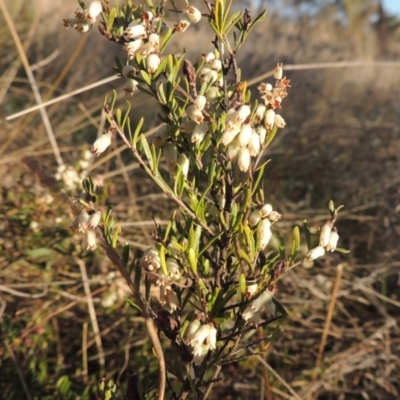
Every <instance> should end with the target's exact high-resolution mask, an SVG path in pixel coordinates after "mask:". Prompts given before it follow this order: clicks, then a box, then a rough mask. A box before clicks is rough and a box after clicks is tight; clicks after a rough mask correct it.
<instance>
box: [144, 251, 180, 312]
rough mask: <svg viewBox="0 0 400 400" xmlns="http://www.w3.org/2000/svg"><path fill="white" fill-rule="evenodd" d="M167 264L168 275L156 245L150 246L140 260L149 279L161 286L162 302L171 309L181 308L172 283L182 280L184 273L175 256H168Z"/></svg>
mask: <svg viewBox="0 0 400 400" xmlns="http://www.w3.org/2000/svg"><path fill="white" fill-rule="evenodd" d="M165 265H166V267H167V272H168V274H167V275H165V273H164V271H163V269H162V268H161V259H160V252H159V251H158V249H157V248H156V247H155V246H152V247H150V248H148V249H147V250H146V251H145V252H144V254H143V256H142V258H141V260H140V266H141V267H142V268H143V269H144V270H145V271H146V275H147V277H148V279H149V281H150V282H152V283H153V284H154V285H156V286H158V287H159V288H160V298H159V301H160V304H161V305H167V306H168V307H169V308H170V310H171V311H174V310H176V309H177V308H179V300H178V297H177V295H176V293H175V292H174V290H173V288H172V285H173V284H174V283H176V282H179V281H180V279H181V277H182V274H181V269H180V266H179V264H178V262H177V261H176V260H175V258H172V257H168V258H167V259H166V260H165Z"/></svg>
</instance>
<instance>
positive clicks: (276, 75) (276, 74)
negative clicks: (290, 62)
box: [274, 63, 283, 79]
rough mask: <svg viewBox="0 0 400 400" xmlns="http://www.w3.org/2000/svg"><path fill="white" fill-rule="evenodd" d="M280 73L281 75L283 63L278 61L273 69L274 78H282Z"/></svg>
mask: <svg viewBox="0 0 400 400" xmlns="http://www.w3.org/2000/svg"><path fill="white" fill-rule="evenodd" d="M282 75H283V64H282V63H278V64H277V65H276V68H275V70H274V78H275V79H282Z"/></svg>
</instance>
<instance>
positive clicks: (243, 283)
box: [239, 272, 247, 296]
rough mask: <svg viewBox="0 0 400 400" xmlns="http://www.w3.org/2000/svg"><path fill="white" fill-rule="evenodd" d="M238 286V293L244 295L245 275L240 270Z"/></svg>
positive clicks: (245, 289)
mask: <svg viewBox="0 0 400 400" xmlns="http://www.w3.org/2000/svg"><path fill="white" fill-rule="evenodd" d="M239 288H240V293H242V295H243V296H244V295H245V294H246V291H247V287H246V275H245V274H244V273H243V272H242V273H241V274H240V277H239Z"/></svg>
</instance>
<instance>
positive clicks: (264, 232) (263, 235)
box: [258, 218, 272, 250]
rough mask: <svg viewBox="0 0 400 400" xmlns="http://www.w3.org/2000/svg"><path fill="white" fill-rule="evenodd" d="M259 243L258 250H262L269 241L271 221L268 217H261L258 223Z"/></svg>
mask: <svg viewBox="0 0 400 400" xmlns="http://www.w3.org/2000/svg"><path fill="white" fill-rule="evenodd" d="M258 235H259V240H260V242H259V245H258V250H264V249H265V247H266V246H267V244H268V243H269V241H270V239H271V236H272V232H271V221H270V220H269V219H267V218H266V219H263V220H262V221H261V222H260V224H259V225H258Z"/></svg>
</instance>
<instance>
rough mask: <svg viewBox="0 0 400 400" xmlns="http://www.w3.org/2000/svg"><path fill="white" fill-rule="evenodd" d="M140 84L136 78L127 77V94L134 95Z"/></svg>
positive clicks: (125, 89) (125, 88)
mask: <svg viewBox="0 0 400 400" xmlns="http://www.w3.org/2000/svg"><path fill="white" fill-rule="evenodd" d="M138 84H139V83H138V81H135V80H134V79H127V80H126V85H125V87H124V92H125V96H130V97H132V96H133V95H134V93H135V92H136V90H137V87H138Z"/></svg>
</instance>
